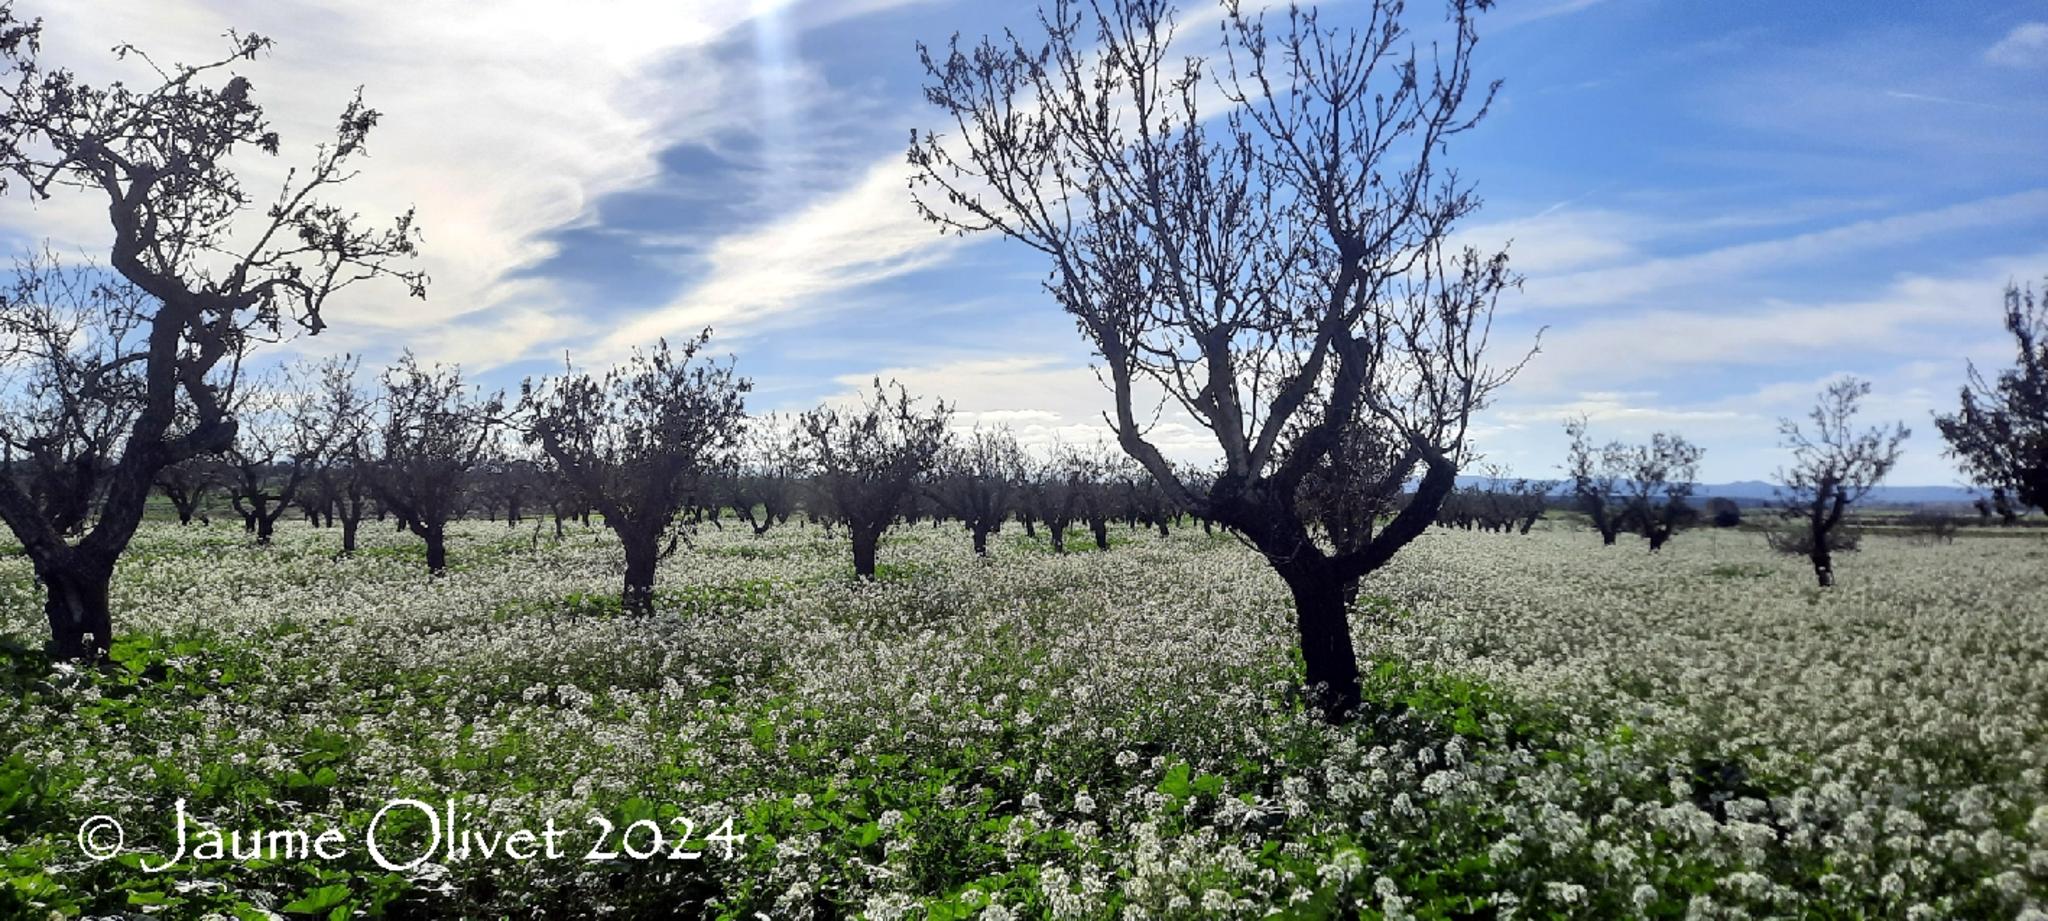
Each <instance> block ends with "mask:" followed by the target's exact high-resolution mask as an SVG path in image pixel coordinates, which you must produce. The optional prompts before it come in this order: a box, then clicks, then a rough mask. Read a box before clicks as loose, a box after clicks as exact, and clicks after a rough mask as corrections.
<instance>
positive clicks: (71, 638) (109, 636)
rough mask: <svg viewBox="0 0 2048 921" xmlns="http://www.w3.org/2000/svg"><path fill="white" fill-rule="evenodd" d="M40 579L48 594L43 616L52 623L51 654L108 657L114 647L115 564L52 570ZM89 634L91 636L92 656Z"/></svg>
mask: <svg viewBox="0 0 2048 921" xmlns="http://www.w3.org/2000/svg"><path fill="white" fill-rule="evenodd" d="M37 575H38V576H39V577H41V579H42V580H43V588H44V590H45V591H47V592H48V595H47V596H46V597H45V599H44V601H43V613H44V614H45V615H46V616H48V617H49V619H50V639H51V652H52V653H53V654H54V655H55V656H56V657H57V658H59V659H83V658H86V657H87V656H88V655H91V656H93V657H96V658H98V657H104V656H106V654H107V651H108V650H109V649H111V648H112V647H113V644H114V628H113V616H112V614H111V613H110V612H109V610H108V608H107V586H108V584H109V583H111V582H113V581H114V564H113V562H112V561H108V562H107V563H105V564H99V563H86V564H83V565H78V564H76V563H74V564H73V565H70V566H57V567H50V568H48V569H44V570H40V571H39V572H38V573H37ZM88 634H90V635H91V636H92V641H91V646H90V652H88V647H87V645H86V636H87V635H88Z"/></svg>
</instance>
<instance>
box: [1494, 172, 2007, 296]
mask: <svg viewBox="0 0 2048 921" xmlns="http://www.w3.org/2000/svg"><path fill="white" fill-rule="evenodd" d="M2043 215H2048V189H2033V190H2030V191H2026V192H2019V193H2015V194H2012V195H2004V196H1999V197H1995V198H1985V199H1978V200H1976V201H1969V202H1964V203H1961V204H1957V205H1950V206H1948V207H1945V208H1937V209H1934V210H1930V211H1918V212H1912V213H1908V214H1898V215H1892V216H1889V217H1882V218H1874V219H1871V220H1864V221H1857V222H1855V223H1851V224H1845V225H1843V226H1840V227H1833V228H1829V229H1827V230H1820V231H1814V232H1812V233H1805V234H1799V235H1796V236H1791V237H1784V238H1780V239H1776V240H1759V241H1756V242H1753V243H1742V244H1737V245H1734V246H1726V247H1722V248H1720V249H1714V250H1708V251H1706V252H1701V253H1693V254H1689V255H1684V256H1672V257H1665V258H1658V259H1649V260H1645V261H1642V262H1638V263H1634V264H1631V265H1623V266H1617V267H1610V268H1597V269H1589V270H1585V271H1577V272H1567V273H1563V274H1557V275H1542V276H1538V277H1534V278H1531V279H1530V280H1529V282H1528V284H1527V285H1526V286H1525V288H1524V291H1525V296H1524V297H1523V298H1522V299H1521V300H1520V301H1519V302H1518V303H1520V304H1525V305H1531V306H1539V307H1542V306H1567V305H1593V304H1613V303H1618V302H1624V301H1629V300H1634V299H1639V298H1643V297H1646V296H1648V295H1651V294H1654V293H1656V292H1658V291H1663V290H1668V289H1672V288H1677V287H1681V286H1689V285H1699V284H1704V283H1710V282H1718V281H1722V280H1725V279H1727V278H1730V277H1747V276H1753V275H1755V274H1756V273H1757V272H1758V271H1759V270H1762V269H1769V268H1774V267H1778V266H1784V265H1795V264H1799V263H1802V262H1810V261H1816V260H1820V259H1827V258H1832V257H1836V256H1841V255H1844V254H1848V253H1854V252H1857V251H1860V250H1867V249H1874V248H1877V247H1882V246H1891V245H1896V244H1900V243H1906V242H1911V241H1913V240H1920V239H1925V238H1928V237H1932V236H1937V235H1939V234H1943V233H1951V232H1954V231H1958V230H1965V229H1969V228H1975V227H1986V226H1996V225H2000V224H2009V223H2016V222H2019V221H2024V220H2028V219H2033V218H2039V217H2041V216H2043Z"/></svg>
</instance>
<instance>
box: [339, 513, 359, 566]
mask: <svg viewBox="0 0 2048 921" xmlns="http://www.w3.org/2000/svg"><path fill="white" fill-rule="evenodd" d="M360 523H361V519H359V518H357V517H355V516H353V515H343V516H341V552H342V555H344V556H346V555H348V554H351V553H354V552H356V525H357V524H360Z"/></svg>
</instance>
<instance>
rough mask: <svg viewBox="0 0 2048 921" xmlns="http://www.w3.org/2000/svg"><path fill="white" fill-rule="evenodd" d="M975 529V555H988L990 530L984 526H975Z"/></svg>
mask: <svg viewBox="0 0 2048 921" xmlns="http://www.w3.org/2000/svg"><path fill="white" fill-rule="evenodd" d="M973 531H974V555H975V556H988V531H987V530H986V529H983V528H978V527H977V528H974V529H973Z"/></svg>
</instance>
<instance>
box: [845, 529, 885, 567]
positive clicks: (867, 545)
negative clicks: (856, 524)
mask: <svg viewBox="0 0 2048 921" xmlns="http://www.w3.org/2000/svg"><path fill="white" fill-rule="evenodd" d="M848 530H851V531H852V532H853V574H854V575H856V576H859V577H860V578H863V579H873V578H874V577H875V551H876V549H877V548H879V547H880V545H881V543H882V532H881V531H880V530H878V529H869V528H850V529H848Z"/></svg>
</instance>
